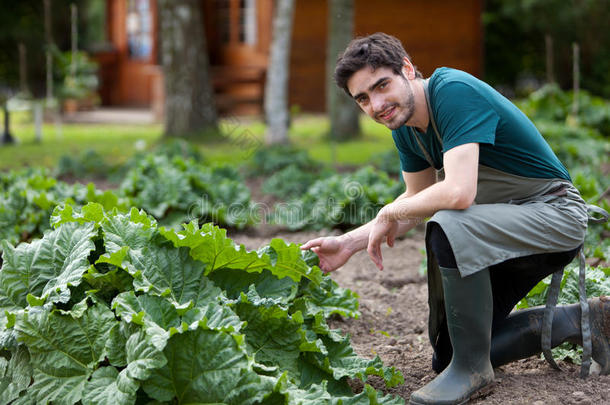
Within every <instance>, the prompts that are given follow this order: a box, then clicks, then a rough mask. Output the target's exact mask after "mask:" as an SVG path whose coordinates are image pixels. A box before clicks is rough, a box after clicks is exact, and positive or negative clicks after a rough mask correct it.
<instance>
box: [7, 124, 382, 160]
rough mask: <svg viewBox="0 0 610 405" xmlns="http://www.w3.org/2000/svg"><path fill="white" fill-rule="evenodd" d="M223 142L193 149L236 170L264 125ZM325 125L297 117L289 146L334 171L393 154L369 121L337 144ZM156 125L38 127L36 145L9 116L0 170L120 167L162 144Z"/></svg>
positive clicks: (242, 129)
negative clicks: (92, 156)
mask: <svg viewBox="0 0 610 405" xmlns="http://www.w3.org/2000/svg"><path fill="white" fill-rule="evenodd" d="M220 126H221V130H222V132H223V134H225V137H224V139H225V141H221V142H214V143H200V142H197V143H196V145H197V146H198V148H199V149H200V150H201V152H202V153H203V154H204V156H206V158H207V159H208V161H210V162H219V163H220V162H222V163H233V164H241V163H243V161H245V160H247V159H248V158H249V157H250V156H251V155H252V154H253V153H254V152H255V151H256V150H257V149H258V148H261V147H264V141H263V140H264V132H265V125H264V124H263V123H262V122H260V121H258V120H253V119H246V118H243V119H240V118H237V119H235V118H234V119H231V120H222V121H221V124H220ZM328 128H329V122H328V119H327V118H326V117H325V116H322V115H300V116H299V117H297V118H295V119H294V120H293V124H292V127H291V128H290V131H289V138H290V141H291V142H292V143H293V144H294V145H296V146H297V147H299V148H302V149H304V150H307V151H308V152H309V154H310V155H311V156H312V157H313V158H314V159H316V160H319V161H321V162H324V163H328V164H331V163H334V164H336V165H339V166H342V165H364V164H367V163H368V162H369V161H370V159H371V158H372V157H373V156H375V155H376V154H379V153H382V152H385V151H387V150H390V149H392V148H393V141H392V137H391V134H390V131H389V130H388V129H387V128H385V127H384V126H382V125H379V124H377V123H375V122H374V121H372V120H371V119H370V118H368V117H364V116H363V117H362V118H361V128H362V132H363V133H362V136H361V137H359V138H358V139H356V140H351V141H347V142H341V143H333V142H330V141H329V140H328V138H327V133H328ZM162 132H163V128H162V125H161V124H150V125H111V124H84V125H83V124H62V125H61V126H60V127H58V126H56V125H55V124H53V123H45V124H44V125H43V133H42V140H41V142H37V141H36V139H35V134H34V125H33V123H32V120H31V117H30V114H29V113H27V112H15V113H11V133H12V134H13V136H14V137H15V138H16V139H17V144H15V145H4V146H0V170H10V169H17V168H21V167H26V166H44V167H54V166H56V164H57V162H58V161H59V159H60V158H61V157H62V156H64V155H71V156H75V155H78V154H80V153H82V152H84V151H86V150H90V149H92V150H95V151H97V152H98V153H100V154H101V155H102V156H104V157H105V158H106V160H107V161H108V162H109V163H113V164H115V163H122V162H124V161H126V160H127V159H129V157H130V156H131V155H133V153H135V152H136V151H137V150H141V149H145V148H149V147H150V146H152V145H154V144H155V143H157V142H159V141H160V140H161V139H162Z"/></svg>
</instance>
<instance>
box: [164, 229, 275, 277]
mask: <svg viewBox="0 0 610 405" xmlns="http://www.w3.org/2000/svg"><path fill="white" fill-rule="evenodd" d="M159 232H160V233H161V234H162V235H163V236H165V237H166V238H167V239H168V240H170V241H171V242H173V244H174V246H176V247H182V246H184V247H188V248H190V253H191V256H192V257H193V258H194V259H195V260H199V261H202V262H203V263H205V264H206V265H207V268H206V275H207V274H210V273H211V272H213V271H215V270H217V269H221V268H230V269H239V270H242V271H249V272H260V271H262V270H263V269H264V268H265V267H269V258H268V257H266V256H260V255H258V254H257V253H256V252H248V251H246V248H245V247H244V246H243V245H240V246H237V245H236V244H235V243H234V242H233V241H232V240H231V239H229V238H227V231H226V230H225V229H222V228H219V227H217V226H214V224H212V223H207V224H204V225H203V226H202V227H201V229H199V227H198V226H197V224H196V223H195V222H191V223H189V224H186V225H184V230H182V231H180V232H176V231H174V230H171V229H170V230H167V229H164V228H160V229H159Z"/></svg>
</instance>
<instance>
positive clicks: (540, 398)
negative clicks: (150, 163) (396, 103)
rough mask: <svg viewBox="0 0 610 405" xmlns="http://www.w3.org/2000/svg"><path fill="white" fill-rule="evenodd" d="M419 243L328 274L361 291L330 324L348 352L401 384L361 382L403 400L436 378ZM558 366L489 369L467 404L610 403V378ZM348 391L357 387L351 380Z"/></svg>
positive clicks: (536, 362)
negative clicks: (347, 340)
mask: <svg viewBox="0 0 610 405" xmlns="http://www.w3.org/2000/svg"><path fill="white" fill-rule="evenodd" d="M328 234H329V233H328V232H297V233H288V232H282V231H281V230H280V229H279V228H268V227H261V228H257V231H250V232H248V233H234V234H231V235H230V236H231V237H232V238H233V239H234V240H235V241H236V242H238V243H243V244H244V245H245V246H246V247H247V248H249V249H255V248H258V247H260V246H262V245H265V244H268V243H269V241H270V239H271V238H272V237H280V238H282V239H284V240H285V241H290V242H295V243H304V242H306V241H307V240H309V239H311V238H314V237H317V236H322V235H328ZM423 248H424V239H423V232H422V231H421V230H419V231H418V232H417V233H416V234H415V235H413V236H411V237H408V238H405V239H402V240H398V241H397V242H396V244H395V246H394V248H388V247H385V248H384V249H383V258H384V267H385V269H384V270H383V271H379V270H377V268H376V267H375V266H374V264H373V263H372V262H371V261H370V259H369V258H368V256H367V255H366V252H359V253H357V254H356V255H354V256H353V257H352V258H351V259H350V261H349V262H348V263H347V264H346V265H345V266H344V267H343V268H341V269H340V270H339V271H336V272H334V273H332V277H333V279H334V280H336V281H337V283H338V284H339V285H340V286H342V287H346V288H349V289H351V290H353V291H355V292H357V293H358V295H359V296H360V312H361V313H362V316H361V317H360V318H359V319H347V320H345V319H338V320H334V321H333V322H332V325H331V326H332V327H335V328H340V329H342V330H343V331H345V332H347V333H349V334H350V335H351V336H352V344H353V346H354V350H355V351H356V352H357V353H358V354H359V355H360V356H363V357H369V358H370V357H373V356H374V355H375V354H378V355H379V356H380V357H381V358H382V359H383V361H384V364H385V365H387V366H394V367H396V368H397V369H398V370H400V371H401V372H402V374H403V376H404V378H405V383H404V385H401V386H399V387H396V388H393V389H390V390H385V389H384V388H383V382H381V381H380V380H379V379H377V378H371V379H370V380H369V381H368V382H369V383H370V384H371V385H373V386H375V387H376V388H378V389H381V390H383V391H385V392H389V393H392V394H395V395H399V396H401V397H402V398H404V399H405V400H406V402H407V403H408V399H409V396H410V395H411V392H412V391H414V390H416V389H418V388H420V387H421V386H423V385H424V384H426V383H427V382H429V381H431V380H432V379H433V378H434V377H435V373H434V372H433V371H432V368H431V358H432V349H431V347H430V344H429V342H428V325H427V319H428V304H427V300H428V291H427V286H426V279H425V277H424V276H422V275H421V274H420V273H419V266H420V263H421V260H422V258H423V256H422V254H421V253H420V250H421V249H423ZM559 365H560V367H561V368H562V369H563V371H559V372H558V371H555V370H553V369H551V368H550V367H549V366H548V365H547V364H546V362H545V361H544V360H541V359H540V357H538V356H534V357H530V358H528V359H524V360H519V361H516V362H513V363H511V364H508V365H506V366H503V367H500V368H497V369H496V370H495V374H496V379H495V383H494V385H493V387H492V389H491V391H490V392H488V393H485V394H484V395H479V396H478V397H475V398H473V400H472V401H471V403H473V404H535V405H543V404H546V405H549V404H579V405H586V404H589V405H590V404H610V376H594V375H593V376H590V377H589V378H587V379H586V380H582V379H580V378H579V371H580V367H579V366H577V365H574V364H571V363H567V362H563V361H561V362H559ZM352 386H353V387H354V388H355V389H358V388H359V387H362V383H360V382H359V381H352Z"/></svg>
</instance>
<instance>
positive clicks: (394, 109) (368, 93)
mask: <svg viewBox="0 0 610 405" xmlns="http://www.w3.org/2000/svg"><path fill="white" fill-rule="evenodd" d="M347 88H348V90H349V92H350V94H351V95H352V97H353V98H354V100H356V102H357V103H358V105H359V106H360V108H361V109H362V111H364V112H365V113H367V115H368V116H369V117H371V118H373V119H374V120H375V121H377V122H379V123H380V124H383V125H385V126H386V127H388V128H390V129H398V128H400V127H401V126H403V125H405V124H406V123H407V121H409V120H410V119H411V117H412V116H413V112H414V110H415V101H414V97H413V90H412V88H411V85H410V83H409V82H408V81H407V79H406V78H405V77H404V76H402V75H397V74H395V73H394V72H393V71H392V69H390V68H388V67H379V68H377V69H375V70H373V68H371V67H370V66H367V67H364V68H362V69H360V70H359V71H357V72H356V73H354V74H353V75H352V77H350V79H349V80H348V81H347Z"/></svg>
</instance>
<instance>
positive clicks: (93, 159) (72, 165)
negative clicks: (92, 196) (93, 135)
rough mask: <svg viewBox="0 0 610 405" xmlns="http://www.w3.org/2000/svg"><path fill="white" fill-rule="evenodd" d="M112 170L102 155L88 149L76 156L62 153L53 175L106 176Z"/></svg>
mask: <svg viewBox="0 0 610 405" xmlns="http://www.w3.org/2000/svg"><path fill="white" fill-rule="evenodd" d="M113 170H114V169H113V168H112V167H111V166H110V165H109V164H108V163H107V162H106V160H105V159H104V157H103V156H102V155H100V154H99V153H98V152H96V151H95V150H92V149H88V150H86V151H84V152H82V153H80V154H78V155H76V156H72V155H63V156H62V157H61V158H60V159H59V163H58V164H57V168H56V169H55V175H56V176H59V177H61V176H72V177H79V178H82V177H97V178H106V177H108V175H109V174H110V173H111V172H112V171H113Z"/></svg>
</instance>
